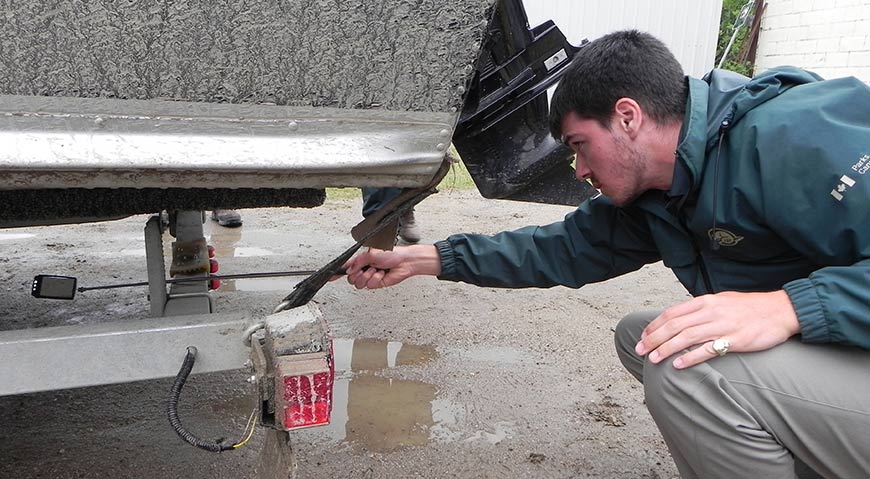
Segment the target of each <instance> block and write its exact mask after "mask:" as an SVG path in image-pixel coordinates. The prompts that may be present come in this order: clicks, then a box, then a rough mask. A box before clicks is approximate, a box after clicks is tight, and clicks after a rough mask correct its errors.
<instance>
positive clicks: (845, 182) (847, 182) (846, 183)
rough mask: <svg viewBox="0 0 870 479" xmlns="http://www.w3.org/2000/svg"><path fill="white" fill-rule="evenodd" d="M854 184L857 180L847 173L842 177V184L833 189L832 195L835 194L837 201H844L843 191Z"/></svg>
mask: <svg viewBox="0 0 870 479" xmlns="http://www.w3.org/2000/svg"><path fill="white" fill-rule="evenodd" d="M853 186H855V180H853V179H852V178H849V177H848V176H846V175H843V176H842V177H841V178H840V184H839V185H837V186H836V187H834V189H833V190H831V196H833V197H834V199H836V200H837V201H843V193H845V192H846V190H847V189H849V188H851V187H853Z"/></svg>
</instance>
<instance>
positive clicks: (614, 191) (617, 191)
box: [562, 112, 646, 206]
mask: <svg viewBox="0 0 870 479" xmlns="http://www.w3.org/2000/svg"><path fill="white" fill-rule="evenodd" d="M562 138H563V139H564V142H565V144H566V145H568V146H569V147H570V148H571V149H572V150H574V153H576V154H577V169H576V176H577V179H579V180H589V181H590V182H591V183H592V186H594V187H595V188H596V189H598V190H600V191H601V193H602V194H604V195H605V196H607V197H609V198H610V199H611V200H612V201H613V203H614V204H616V205H617V206H624V205H626V204H628V203H631V201H632V200H634V199H635V198H637V197H638V196H639V195H640V194H641V193H643V191H644V188H643V183H642V182H643V178H644V177H645V172H646V162H645V161H644V158H643V155H642V154H641V153H640V152H639V151H637V149H636V148H634V147H632V144H631V138H630V137H629V136H628V135H626V134H624V132H623V129H622V128H620V127H619V124H618V122H616V121H615V120H614V121H613V122H612V124H611V128H610V129H607V128H604V127H603V126H601V124H600V123H598V121H597V120H590V119H583V118H580V117H579V116H577V115H576V114H575V113H573V112H571V113H569V114H568V115H566V116H565V118H564V119H563V120H562Z"/></svg>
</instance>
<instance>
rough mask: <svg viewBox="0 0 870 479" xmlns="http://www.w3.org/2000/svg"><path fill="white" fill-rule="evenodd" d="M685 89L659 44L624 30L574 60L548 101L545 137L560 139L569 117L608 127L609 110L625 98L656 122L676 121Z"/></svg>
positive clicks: (680, 115) (676, 65)
mask: <svg viewBox="0 0 870 479" xmlns="http://www.w3.org/2000/svg"><path fill="white" fill-rule="evenodd" d="M686 94H687V87H686V82H685V77H684V75H683V69H682V67H681V66H680V63H679V62H678V61H677V59H676V57H674V54H673V53H671V51H670V50H668V47H667V46H665V44H664V43H662V41H661V40H659V39H657V38H655V37H654V36H652V35H650V34H649V33H645V32H640V31H637V30H624V31H619V32H613V33H610V34H607V35H605V36H603V37H601V38H598V39H596V40H594V41H592V42H591V43H589V44H587V45H586V46H584V47H582V48H580V50H579V51H578V52H577V53H576V54H575V55H574V59H573V60H572V61H571V65H570V66H568V69H567V71H566V72H565V75H564V76H563V77H562V79H561V80H560V81H559V86H558V87H557V88H556V92H555V93H554V94H553V99H552V101H551V102H550V134H551V135H553V138H555V139H556V140H561V136H562V120H563V119H564V118H565V116H566V115H568V114H569V113H571V112H574V113H575V114H576V115H577V116H579V117H580V118H586V119H593V120H598V122H599V123H601V125H602V126H604V127H605V128H609V120H610V117H611V115H612V114H613V107H614V105H615V104H616V101H617V100H619V99H620V98H625V97H627V98H631V99H633V100H634V101H636V102H637V103H638V104H639V105H640V106H641V108H643V111H644V112H645V113H646V114H647V115H649V116H650V117H652V119H653V120H654V121H656V122H659V123H667V122H670V121H673V120H681V119H682V118H683V115H684V113H685V111H686Z"/></svg>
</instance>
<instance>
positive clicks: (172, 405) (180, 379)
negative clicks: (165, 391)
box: [166, 346, 236, 452]
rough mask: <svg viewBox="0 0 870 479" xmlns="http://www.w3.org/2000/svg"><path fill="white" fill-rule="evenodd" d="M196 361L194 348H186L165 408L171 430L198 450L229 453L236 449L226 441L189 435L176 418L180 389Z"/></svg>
mask: <svg viewBox="0 0 870 479" xmlns="http://www.w3.org/2000/svg"><path fill="white" fill-rule="evenodd" d="M194 361H196V348H195V347H194V346H188V347H187V355H186V356H185V357H184V363H182V365H181V370H180V371H178V375H176V376H175V382H174V383H173V384H172V390H171V391H170V392H169V404H168V406H167V408H166V413H167V415H168V416H169V424H172V429H174V430H175V432H176V433H177V434H178V437H180V438H182V439H184V440H185V441H186V442H188V443H189V444H191V445H193V446H196V447H198V448H200V449H205V450H206V451H211V452H223V451H230V450H233V449H235V448H236V446H235V445H233V444H228V443H227V442H226V440H224V439H221V440H219V441H216V442H207V441H203V440H202V439H200V438H198V437H196V436H194V435H193V434H191V433H190V432H189V431H188V430H187V429H185V428H184V426H182V425H181V420H180V419H179V418H178V399H179V398H180V397H181V388H183V387H184V383H185V381H187V377H188V376H189V375H190V371H192V370H193V363H194Z"/></svg>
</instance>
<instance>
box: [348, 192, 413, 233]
mask: <svg viewBox="0 0 870 479" xmlns="http://www.w3.org/2000/svg"><path fill="white" fill-rule="evenodd" d="M401 193H402V189H401V188H362V197H363V207H362V215H363V217H368V216H369V215H371V214H372V213H374V212H375V211H377V210H379V209H381V207H383V206H384V205H385V204H387V203H389V202H390V201H391V200H392V199H393V198H396V197H397V196H399V195H400V194H401ZM399 237H400V238H402V240H404V241H405V242H407V243H416V242H418V241H420V228H419V227H418V226H417V221H416V219H415V218H414V208H411V209H410V210H408V211H407V212H406V213H405V214H403V215H402V216H400V217H399Z"/></svg>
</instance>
